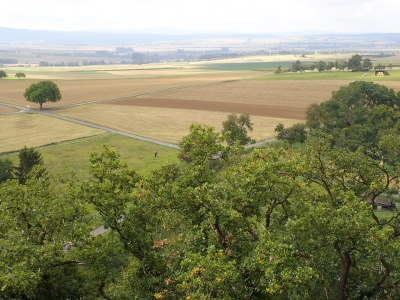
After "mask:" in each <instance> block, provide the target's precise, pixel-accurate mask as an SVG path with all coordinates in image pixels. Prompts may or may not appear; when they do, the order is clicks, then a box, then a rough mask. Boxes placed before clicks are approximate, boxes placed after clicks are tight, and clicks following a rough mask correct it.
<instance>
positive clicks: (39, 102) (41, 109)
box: [39, 102, 43, 110]
mask: <svg viewBox="0 0 400 300" xmlns="http://www.w3.org/2000/svg"><path fill="white" fill-rule="evenodd" d="M39 104H40V110H42V108H43V107H42V104H43V103H42V102H39Z"/></svg>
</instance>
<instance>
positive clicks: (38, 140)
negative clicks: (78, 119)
mask: <svg viewBox="0 0 400 300" xmlns="http://www.w3.org/2000/svg"><path fill="white" fill-rule="evenodd" d="M0 128H1V135H0V136H1V143H0V153H2V152H9V151H17V150H19V149H21V148H23V147H24V146H26V147H28V148H29V147H38V146H42V145H46V144H50V143H57V142H61V141H68V140H74V139H78V138H83V137H87V136H93V135H98V134H102V133H104V131H103V130H98V129H94V128H91V127H86V126H81V125H77V124H74V123H70V122H66V121H62V120H58V119H56V118H53V117H47V116H42V115H36V114H10V115H0Z"/></svg>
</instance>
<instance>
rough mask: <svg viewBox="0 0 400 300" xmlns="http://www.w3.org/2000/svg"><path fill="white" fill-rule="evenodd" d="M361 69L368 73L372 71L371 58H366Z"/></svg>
mask: <svg viewBox="0 0 400 300" xmlns="http://www.w3.org/2000/svg"><path fill="white" fill-rule="evenodd" d="M361 68H362V69H364V70H368V71H369V70H371V69H372V62H371V60H370V59H369V58H364V59H363V60H362V65H361Z"/></svg>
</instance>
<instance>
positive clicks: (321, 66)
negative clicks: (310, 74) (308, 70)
mask: <svg viewBox="0 0 400 300" xmlns="http://www.w3.org/2000/svg"><path fill="white" fill-rule="evenodd" d="M325 67H326V64H325V62H324V61H322V60H320V61H319V62H317V64H316V69H317V70H318V72H322V71H325Z"/></svg>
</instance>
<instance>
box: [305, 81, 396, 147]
mask: <svg viewBox="0 0 400 300" xmlns="http://www.w3.org/2000/svg"><path fill="white" fill-rule="evenodd" d="M399 104H400V97H399V94H398V93H397V94H396V93H395V92H394V90H393V89H389V88H387V87H386V86H382V85H379V84H376V83H373V82H365V81H356V82H353V83H350V84H349V85H348V86H343V87H341V88H340V89H339V90H337V91H335V92H333V93H332V98H331V99H330V100H328V101H325V102H322V103H321V104H319V105H318V104H315V105H312V106H310V107H309V108H308V110H307V126H308V127H310V128H318V127H320V128H321V129H322V130H323V131H325V132H327V133H329V134H331V135H332V136H333V137H334V143H335V144H336V145H337V146H340V147H343V148H348V149H350V150H352V151H354V150H356V149H358V148H360V147H362V148H365V149H369V150H372V149H373V148H374V147H376V146H377V143H378V142H379V139H380V138H381V136H383V135H385V134H386V132H387V131H388V130H391V129H392V128H399V124H400V123H399V122H400V114H399V108H400V106H399Z"/></svg>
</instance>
